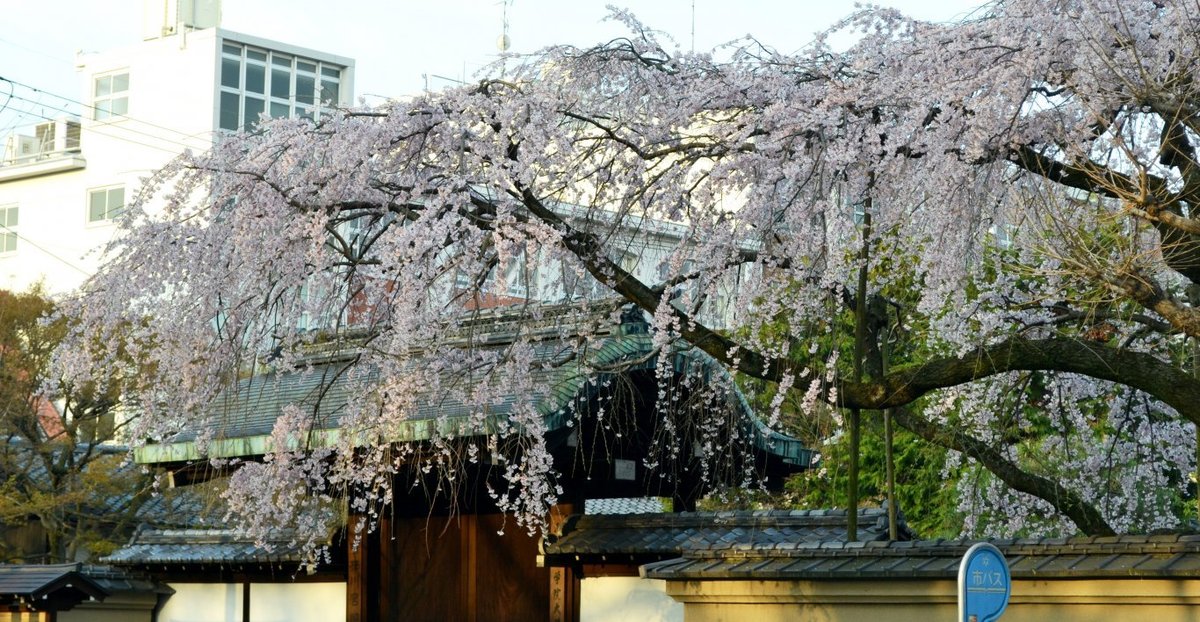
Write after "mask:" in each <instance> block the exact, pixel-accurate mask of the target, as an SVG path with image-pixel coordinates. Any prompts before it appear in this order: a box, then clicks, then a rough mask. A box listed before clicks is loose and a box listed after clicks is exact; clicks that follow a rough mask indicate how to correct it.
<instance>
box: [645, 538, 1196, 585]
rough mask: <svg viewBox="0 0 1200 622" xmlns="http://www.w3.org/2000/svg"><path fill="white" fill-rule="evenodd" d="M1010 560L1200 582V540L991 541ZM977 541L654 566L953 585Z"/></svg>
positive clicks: (708, 575) (1045, 567)
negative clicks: (941, 581) (935, 581)
mask: <svg viewBox="0 0 1200 622" xmlns="http://www.w3.org/2000/svg"><path fill="white" fill-rule="evenodd" d="M985 541H986V542H990V543H992V544H994V545H995V546H997V547H998V548H999V549H1000V550H1001V551H1002V552H1003V553H1004V555H1005V557H1006V559H1007V560H1008V564H1009V569H1010V571H1011V573H1012V576H1013V578H1014V579H1039V578H1071V579H1082V578H1100V577H1130V578H1134V577H1141V578H1148V577H1200V535H1179V534H1170V535H1154V536H1145V535H1126V536H1111V537H1083V538H1032V539H1020V540H1009V539H992V540H985ZM976 542H978V541H976V540H918V541H910V542H886V541H870V542H844V541H826V542H804V541H788V542H754V543H737V544H735V545H733V546H728V547H722V548H713V547H707V548H705V547H696V548H687V549H686V550H685V551H684V553H683V557H681V558H678V559H669V560H665V561H660V562H655V563H651V564H647V565H645V566H643V567H642V572H643V574H644V575H645V576H647V577H650V578H654V579H668V580H698V579H706V580H725V579H741V580H745V579H763V580H789V579H791V580H812V579H846V580H849V579H884V578H889V579H895V578H908V579H953V578H955V577H957V576H958V567H959V564H960V563H961V562H962V557H963V555H964V554H965V553H966V551H967V549H968V548H969V547H970V546H971V545H973V544H975V543H976Z"/></svg>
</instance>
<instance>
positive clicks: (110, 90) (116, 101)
mask: <svg viewBox="0 0 1200 622" xmlns="http://www.w3.org/2000/svg"><path fill="white" fill-rule="evenodd" d="M92 110H93V112H94V113H95V114H94V115H93V118H95V119H96V120H97V121H103V120H104V119H110V118H112V117H117V116H122V115H126V114H129V72H127V71H125V72H121V73H110V74H108V75H103V76H96V79H95V81H94V85H93V87H92Z"/></svg>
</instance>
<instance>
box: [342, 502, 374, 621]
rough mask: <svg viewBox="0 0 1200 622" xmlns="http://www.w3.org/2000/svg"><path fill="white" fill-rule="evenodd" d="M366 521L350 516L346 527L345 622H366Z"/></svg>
mask: <svg viewBox="0 0 1200 622" xmlns="http://www.w3.org/2000/svg"><path fill="white" fill-rule="evenodd" d="M366 520H367V518H366V517H365V516H351V517H350V521H349V523H350V524H349V525H348V526H347V527H346V622H368V618H367V616H368V612H367V579H368V574H369V573H368V572H367V537H368V536H369V534H368V533H367V530H366ZM360 526H361V527H360Z"/></svg>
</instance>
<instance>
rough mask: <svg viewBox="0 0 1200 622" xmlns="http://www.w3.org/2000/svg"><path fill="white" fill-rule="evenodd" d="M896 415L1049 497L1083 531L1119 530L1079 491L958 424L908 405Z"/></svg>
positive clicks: (1012, 483)
mask: <svg viewBox="0 0 1200 622" xmlns="http://www.w3.org/2000/svg"><path fill="white" fill-rule="evenodd" d="M892 415H893V416H894V417H895V418H896V422H897V423H899V424H900V425H902V426H904V427H905V428H907V429H908V430H909V431H911V432H913V433H914V434H916V435H917V436H920V437H921V438H923V439H925V440H926V441H929V442H931V443H934V444H936V445H940V446H942V447H946V448H949V449H953V450H955V451H958V452H961V453H963V454H966V455H968V456H971V457H973V458H975V459H976V460H978V461H979V463H980V464H982V465H983V466H984V467H985V468H986V469H987V470H989V471H991V472H992V473H993V474H994V475H995V476H996V477H999V478H1000V479H1001V480H1002V481H1003V482H1004V483H1005V484H1008V485H1009V487H1011V488H1012V489H1014V490H1019V491H1021V492H1024V493H1027V494H1030V495H1033V496H1035V497H1038V498H1040V499H1045V500H1047V501H1049V502H1050V503H1052V504H1053V505H1054V507H1056V508H1058V510H1059V511H1060V512H1062V513H1063V514H1064V515H1066V517H1067V518H1070V519H1071V520H1072V521H1073V522H1074V523H1075V526H1076V527H1078V528H1079V530H1080V531H1082V532H1084V533H1086V534H1088V535H1090V536H1110V535H1114V534H1115V533H1116V532H1115V531H1114V530H1113V528H1112V526H1110V525H1109V524H1108V522H1107V521H1105V520H1104V516H1103V515H1102V514H1101V513H1100V511H1099V510H1097V509H1096V507H1095V506H1093V505H1092V504H1090V503H1088V502H1087V501H1085V500H1084V499H1083V497H1081V496H1080V495H1079V494H1078V493H1076V492H1075V491H1073V490H1071V489H1069V488H1067V487H1065V486H1063V485H1062V484H1059V483H1058V482H1055V481H1051V480H1049V479H1046V478H1044V477H1041V476H1039V475H1035V474H1033V473H1030V472H1028V471H1025V470H1024V469H1022V468H1021V467H1020V466H1019V465H1018V464H1016V463H1015V462H1013V461H1012V460H1009V459H1008V458H1007V457H1006V456H1005V455H1004V454H1003V453H1001V452H1000V451H999V450H997V449H996V448H995V447H994V446H993V445H992V444H990V443H987V442H985V441H983V440H981V439H978V438H975V437H974V436H971V435H969V434H966V433H964V432H960V431H958V430H956V429H954V428H950V427H947V426H942V425H937V424H935V423H933V422H931V421H929V420H927V419H925V418H923V417H920V416H918V415H916V414H915V413H913V412H912V411H911V410H909V409H908V408H895V409H893V410H892Z"/></svg>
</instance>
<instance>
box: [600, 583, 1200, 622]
mask: <svg viewBox="0 0 1200 622" xmlns="http://www.w3.org/2000/svg"><path fill="white" fill-rule="evenodd" d="M667 593H668V594H670V595H671V596H672V597H674V598H675V599H677V600H679V601H681V602H682V603H683V604H684V619H685V620H687V622H717V621H719V620H720V621H729V620H752V621H753V622H784V621H785V620H786V621H788V622H791V621H794V620H805V621H806V622H880V621H881V620H887V621H888V622H931V621H933V620H953V619H955V617H956V615H957V611H958V609H957V608H958V605H957V585H956V583H955V582H954V581H947V580H938V581H866V580H862V581H672V582H669V584H668V585H667ZM584 602H586V600H585V601H584ZM1198 606H1200V581H1195V580H1190V581H1189V580H1185V579H1109V580H1095V579H1093V580H1085V579H1073V580H1067V579H1063V580H1041V581H1028V580H1019V581H1014V582H1013V591H1012V597H1011V599H1010V601H1009V606H1008V609H1007V610H1006V611H1005V613H1004V615H1003V616H1002V617H1001V620H1020V621H1021V622H1092V621H1094V620H1152V621H1153V622H1195V621H1196V620H1200V613H1197V612H1198V611H1200V609H1198V608H1197V607H1198Z"/></svg>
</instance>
